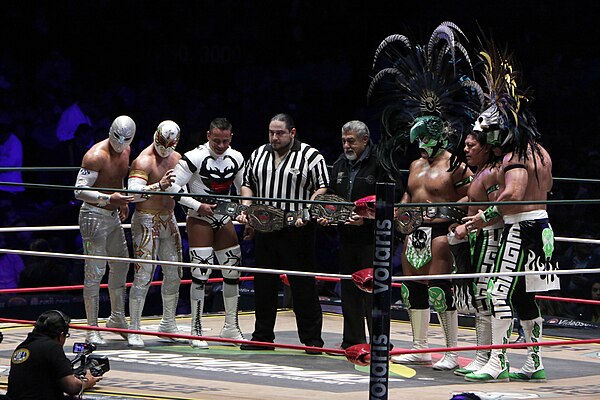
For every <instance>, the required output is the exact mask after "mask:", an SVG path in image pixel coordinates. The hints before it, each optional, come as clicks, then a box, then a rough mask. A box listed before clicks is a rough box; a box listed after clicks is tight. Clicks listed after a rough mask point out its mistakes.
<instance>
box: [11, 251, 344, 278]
mask: <svg viewBox="0 0 600 400" xmlns="http://www.w3.org/2000/svg"><path fill="white" fill-rule="evenodd" d="M2 253H6V254H20V255H25V256H35V257H54V258H67V259H75V260H98V261H115V262H127V263H134V264H157V265H163V266H173V267H185V268H194V267H204V268H210V269H218V270H222V269H226V270H233V271H240V272H254V273H265V274H277V275H281V274H287V275H299V276H322V277H325V278H343V279H350V278H351V275H339V274H327V273H322V274H321V273H318V274H317V273H314V272H303V271H291V270H285V269H264V268H252V267H236V266H233V265H218V264H196V263H185V262H177V261H161V260H148V259H144V258H126V257H107V256H92V255H85V254H69V253H52V252H47V251H32V250H13V249H0V254H2Z"/></svg>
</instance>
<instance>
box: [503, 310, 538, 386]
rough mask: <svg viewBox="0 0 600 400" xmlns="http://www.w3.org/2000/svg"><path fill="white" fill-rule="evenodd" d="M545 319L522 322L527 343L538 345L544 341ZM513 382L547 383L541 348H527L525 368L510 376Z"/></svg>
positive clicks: (511, 373)
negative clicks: (543, 326)
mask: <svg viewBox="0 0 600 400" xmlns="http://www.w3.org/2000/svg"><path fill="white" fill-rule="evenodd" d="M543 323H544V319H543V318H542V317H538V318H536V319H531V320H527V321H524V320H521V326H522V327H523V333H524V336H525V341H526V342H527V343H536V342H539V341H540V340H542V324H543ZM508 375H509V377H510V380H511V381H521V382H523V381H524V382H546V371H545V370H544V365H543V364H542V349H541V347H539V346H534V347H528V348H527V359H526V360H525V364H524V365H523V367H522V368H521V369H519V370H517V371H515V372H510V373H509V374H508Z"/></svg>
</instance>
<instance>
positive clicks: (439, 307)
mask: <svg viewBox="0 0 600 400" xmlns="http://www.w3.org/2000/svg"><path fill="white" fill-rule="evenodd" d="M428 291H429V301H430V302H431V304H433V309H434V310H435V311H437V312H445V311H453V310H456V305H455V304H454V296H453V294H452V286H451V283H450V281H437V280H433V281H430V282H429V290H428Z"/></svg>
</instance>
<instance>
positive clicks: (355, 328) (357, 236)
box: [319, 121, 403, 349]
mask: <svg viewBox="0 0 600 400" xmlns="http://www.w3.org/2000/svg"><path fill="white" fill-rule="evenodd" d="M342 147H343V150H344V153H343V154H341V155H340V157H339V158H338V159H337V160H336V161H335V163H334V164H333V168H332V172H331V183H330V186H329V190H330V191H331V192H334V193H335V194H337V195H338V196H340V197H343V198H345V199H347V200H349V201H355V200H358V199H360V198H363V197H366V196H370V195H373V194H375V185H376V183H377V182H382V181H389V178H387V174H385V172H384V171H383V169H382V168H380V167H379V166H378V163H377V157H376V147H375V145H374V144H373V142H372V141H371V138H370V135H369V128H368V127H367V125H365V123H364V122H361V121H350V122H347V123H346V124H344V126H343V127H342ZM402 192H403V185H402V183H401V182H397V183H396V196H397V199H398V200H399V199H400V197H401V196H402ZM319 223H320V224H321V225H327V221H325V220H319ZM374 224H375V220H374V219H366V218H362V217H359V216H358V215H356V214H353V215H352V217H351V218H350V219H349V220H348V221H346V222H345V223H344V224H340V225H338V233H339V236H340V244H341V249H340V253H339V254H340V258H339V268H340V273H341V274H348V275H350V274H352V273H354V272H356V271H359V270H361V269H364V268H369V267H372V265H373V253H374ZM341 297H342V314H343V316H344V333H343V339H342V343H341V348H342V349H346V348H348V347H350V346H353V345H356V344H361V343H367V339H366V336H365V319H366V321H367V327H368V329H369V332H370V331H371V309H372V295H371V294H370V293H367V292H364V291H362V290H360V289H359V288H358V287H357V286H356V285H355V284H354V283H353V282H352V281H351V280H348V279H344V280H342V282H341Z"/></svg>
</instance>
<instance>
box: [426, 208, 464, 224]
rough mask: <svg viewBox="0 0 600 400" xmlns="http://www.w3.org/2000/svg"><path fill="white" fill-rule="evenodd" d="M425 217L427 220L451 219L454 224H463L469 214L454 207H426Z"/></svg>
mask: <svg viewBox="0 0 600 400" xmlns="http://www.w3.org/2000/svg"><path fill="white" fill-rule="evenodd" d="M423 216H424V217H427V218H431V219H433V218H443V219H449V220H450V221H452V222H457V223H459V224H462V222H463V220H462V219H463V218H464V217H466V216H467V212H466V211H464V210H462V209H460V208H458V207H453V206H440V207H435V206H434V207H424V210H423Z"/></svg>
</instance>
